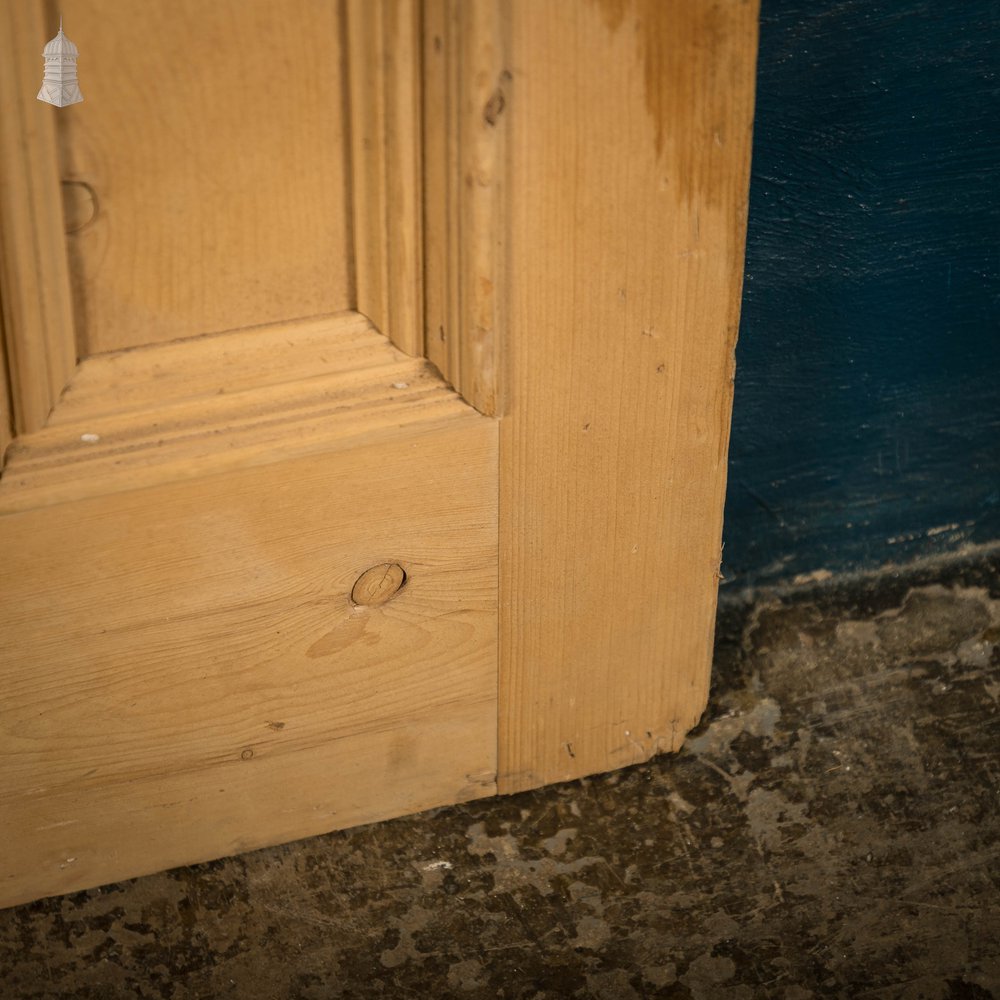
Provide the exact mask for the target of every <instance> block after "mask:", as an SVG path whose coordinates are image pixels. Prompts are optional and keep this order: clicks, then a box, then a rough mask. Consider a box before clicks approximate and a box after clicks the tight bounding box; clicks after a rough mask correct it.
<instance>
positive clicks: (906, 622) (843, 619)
mask: <svg viewBox="0 0 1000 1000" xmlns="http://www.w3.org/2000/svg"><path fill="white" fill-rule="evenodd" d="M718 636H719V637H718V642H717V649H716V668H715V680H714V690H713V694H712V700H711V704H710V707H709V710H708V712H707V713H706V716H705V720H704V722H703V723H702V725H701V726H700V727H699V729H698V730H696V731H695V732H694V733H692V734H691V736H690V737H689V738H688V741H687V743H686V745H685V748H684V750H683V751H682V752H681V753H680V754H678V755H675V756H665V757H659V758H656V759H655V760H653V761H650V762H649V763H647V764H643V765H639V766H636V767H633V768H630V769H628V770H625V771H620V772H616V773H614V774H610V775H605V776H602V777H598V778H591V779H586V780H583V781H576V782H572V783H569V784H565V785H559V786H555V787H552V788H547V789H543V790H541V791H537V792H529V793H525V794H521V795H515V796H510V797H506V798H501V799H492V800H484V801H482V802H478V803H471V804H467V805H462V806H456V807H452V808H447V809H439V810H435V811H433V812H430V813H425V814H423V815H421V816H417V817H411V818H407V819H401V820H395V821H392V822H388V823H381V824H377V825H372V826H367V827H361V828H357V829H354V830H349V831H345V832H342V833H335V834H331V835H329V836H326V837H318V838H315V839H313V840H308V841H302V842H300V843H297V844H293V845H291V846H286V847H281V848H274V849H269V850H264V851H257V852H255V853H253V854H249V855H245V856H243V857H240V858H233V859H229V860H225V861H220V862H216V863H213V864H207V865H198V866H195V867H192V868H185V869H178V870H175V871H171V872H168V873H165V874H162V875H157V876H152V877H149V878H143V879H136V880H133V881H131V882H126V883H122V884H120V885H114V886H108V887H105V888H102V889H97V890H92V891H89V892H82V893H77V894H75V895H72V896H66V897H62V898H56V899H49V900H42V901H40V902H38V903H34V904H31V905H27V906H22V907H17V908H15V909H11V910H5V911H0V995H2V996H4V997H17V998H24V1000H28V998H39V997H78V998H84V997H86V998H95V1000H96V998H102V1000H103V998H108V1000H111V998H114V1000H119V998H140V997H141V998H172V1000H187V998H194V997H205V998H208V997H254V998H301V1000H323V998H334V997H344V998H350V997H393V998H396V997H409V996H417V997H452V996H454V997H467V998H470V1000H478V998H486V997H489V998H525V1000H527V998H532V1000H545V998H556V997H581V998H583V997H586V998H590V997H595V998H607V1000H630V998H639V997H671V998H674V997H676V998H692V1000H702V998H706V1000H707V998H716V997H723V998H746V1000H751V998H757V997H775V998H780V1000H806V998H809V997H828V996H845V997H865V998H885V1000H889V998H901V1000H902V998H926V1000H946V998H947V1000H952V998H973V1000H988V998H995V1000H1000V810H998V804H1000V803H998V797H1000V711H998V702H1000V562H998V561H993V562H990V561H988V560H982V561H979V562H976V563H968V564H965V565H961V566H957V567H952V568H951V569H950V570H948V571H946V572H942V571H941V570H937V571H934V572H932V571H929V570H928V571H924V572H922V573H920V574H917V575H910V576H894V577H883V578H879V579H878V580H877V581H868V582H861V583H857V582H856V583H853V584H850V585H835V586H829V585H828V586H826V587H825V588H822V589H817V590H815V591H813V592H812V593H808V594H796V595H795V596H794V597H789V596H787V595H786V596H774V595H772V596H770V597H766V596H765V597H764V598H763V599H758V601H757V602H756V603H753V604H741V603H738V602H732V601H731V602H729V603H727V604H725V605H724V606H723V608H722V610H721V611H720V618H719V630H718Z"/></svg>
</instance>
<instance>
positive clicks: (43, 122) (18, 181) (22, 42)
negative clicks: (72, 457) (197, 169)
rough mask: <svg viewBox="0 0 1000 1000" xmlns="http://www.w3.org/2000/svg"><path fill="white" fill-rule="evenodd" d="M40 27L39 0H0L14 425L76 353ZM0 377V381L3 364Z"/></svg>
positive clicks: (64, 376)
mask: <svg viewBox="0 0 1000 1000" xmlns="http://www.w3.org/2000/svg"><path fill="white" fill-rule="evenodd" d="M47 30H48V28H47V25H46V21H45V18H44V17H43V5H42V3H41V2H40V0H24V2H18V3H13V2H11V3H4V4H3V5H2V6H0V53H3V57H2V58H0V104H2V107H3V113H2V114H0V251H2V256H0V288H2V290H3V295H2V296H0V306H2V309H3V317H2V323H0V326H2V330H3V334H4V338H5V342H6V343H5V346H6V356H7V365H8V368H7V376H8V378H9V388H10V390H11V397H12V398H11V400H10V405H11V410H12V416H13V429H14V430H16V432H17V433H28V432H30V431H34V430H37V429H38V428H39V427H41V426H42V425H43V424H44V423H45V420H46V419H47V418H48V415H49V413H50V412H51V410H52V407H53V406H54V405H55V402H56V400H57V399H58V398H59V393H60V392H61V391H62V389H63V387H64V386H65V385H66V383H67V382H68V381H69V378H70V376H71V375H72V373H73V370H74V368H75V367H76V358H77V349H76V340H75V334H74V319H73V312H72V300H71V295H70V282H69V270H68V267H67V263H66V249H65V235H64V223H63V209H62V197H61V194H60V183H59V161H58V156H57V153H56V149H57V146H56V134H55V126H54V119H53V115H54V113H55V112H56V110H57V109H55V108H53V107H51V106H50V105H48V104H45V103H43V102H41V101H37V100H35V95H36V94H37V93H38V88H39V85H40V84H41V78H42V70H43V65H44V64H43V62H42V49H43V47H44V45H45V43H46V42H47V41H48V40H49V38H50V37H51V35H50V34H47ZM53 33H54V32H53ZM60 110H65V109H60ZM0 360H2V359H0ZM0 381H6V379H5V378H4V373H3V371H0ZM7 388H8V387H7V386H5V387H4V389H3V392H4V393H6V391H7ZM0 445H2V440H0ZM2 451H3V449H2V447H0V466H2V465H3V461H2Z"/></svg>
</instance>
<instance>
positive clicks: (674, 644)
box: [0, 0, 757, 905]
mask: <svg viewBox="0 0 1000 1000" xmlns="http://www.w3.org/2000/svg"><path fill="white" fill-rule="evenodd" d="M127 6H128V5H126V4H124V3H120V2H119V0H101V2H98V0H67V4H66V5H65V6H64V8H63V13H64V16H65V17H66V19H67V30H69V27H70V22H72V24H73V30H72V32H71V34H72V35H73V37H74V40H75V41H76V42H77V44H78V45H79V46H80V51H81V56H80V81H81V87H82V89H83V92H84V96H85V101H84V103H83V104H80V105H73V106H71V107H69V108H62V109H54V108H51V107H49V106H47V105H41V104H37V102H35V103H33V102H34V94H35V92H36V89H37V83H36V82H35V81H36V79H37V76H38V73H39V70H40V60H38V61H37V62H35V60H36V59H37V56H35V55H33V54H32V53H34V52H37V50H38V48H40V46H41V44H42V43H43V42H44V40H45V38H46V37H49V36H50V35H51V33H52V32H53V31H54V27H55V25H54V23H53V24H48V22H47V21H46V18H45V14H46V11H47V10H48V8H47V5H45V4H43V2H42V0H25V3H24V4H20V3H18V4H16V5H15V4H8V5H6V6H3V5H0V49H3V51H5V52H6V51H10V52H13V53H14V57H13V58H12V59H11V60H8V61H0V97H2V99H3V101H4V102H5V111H6V107H7V104H8V103H9V104H10V107H12V108H14V109H15V110H14V113H12V114H7V113H5V114H4V115H2V116H0V237H2V240H3V249H4V257H3V262H2V268H0V304H2V307H3V325H4V330H3V334H4V352H5V355H6V359H5V360H6V366H7V368H6V370H7V376H8V377H7V381H6V386H5V387H9V389H10V396H11V399H10V401H9V404H10V410H9V413H8V417H9V419H7V420H4V421H0V442H2V441H3V440H5V437H6V439H9V438H10V437H11V435H14V437H13V443H12V444H10V446H9V447H7V449H6V459H7V466H6V468H5V469H4V471H3V478H2V480H0V566H2V567H3V571H4V572H3V575H2V576H0V638H2V642H3V645H2V652H0V682H2V683H3V684H4V685H5V689H6V691H7V692H8V693H9V694H8V698H7V700H6V702H5V703H4V704H3V705H2V706H0V775H2V777H0V826H2V830H0V839H3V841H4V842H5V843H6V844H8V845H9V849H8V851H7V853H6V855H5V856H4V857H3V858H2V860H0V905H3V904H4V903H11V902H17V901H21V900H25V899H30V898H33V897H34V896H38V895H43V894H47V893H53V892H64V891H68V890H70V889H76V888H83V887H85V886H92V885H95V884H98V883H100V882H103V881H108V880H113V879H116V878H121V877H125V876H130V875H135V874H140V873H142V872H147V871H153V870H157V869H160V868H163V867H167V866H169V865H174V864H182V863H187V862H192V861H197V860H201V859H205V858H210V857H215V856H219V855H222V854H226V853H230V852H232V851H237V850H243V849H248V848H251V847H256V846H262V845H265V844H271V843H276V842H279V841H282V840H288V839H292V838H295V837H300V836H306V835H309V834H312V833H318V832H321V831H324V830H332V829H336V828H338V827H343V826H348V825H351V824H354V823H359V822H365V821H367V820H372V819H377V818H383V817H388V816H392V815H398V814H400V813H405V812H409V811H413V810H416V809H421V808H426V807H428V806H431V805H439V804H443V803H447V802H457V801H461V800H463V799H466V798H470V797H473V796H477V795H487V794H491V793H494V792H496V791H498V790H499V791H501V792H507V791H516V790H518V789H522V788H527V787H532V786H535V785H539V784H543V783H546V782H549V781H557V780H566V779H571V778H574V777H578V776H580V775H584V774H590V773H594V772H598V771H603V770H609V769H611V768H614V767H618V766H622V765H625V764H629V763H634V762H636V761H639V760H643V759H645V758H647V757H649V756H651V755H652V754H655V753H658V752H660V751H663V750H668V749H676V748H677V747H679V746H680V743H681V741H682V739H683V737H684V735H685V733H686V731H687V730H688V729H689V728H690V726H692V725H693V724H694V722H695V721H696V720H697V718H698V716H699V714H700V712H701V711H702V708H703V706H704V703H705V698H706V694H707V688H708V679H709V670H710V661H711V649H712V626H713V621H714V611H715V599H716V593H717V584H718V570H719V562H720V545H721V518H722V504H723V496H724V492H725V479H726V450H727V439H728V428H729V414H730V406H731V400H732V377H733V347H734V341H735V334H736V328H737V320H738V310H739V300H740V279H741V260H742V248H743V238H744V231H745V222H746V198H747V188H748V164H749V148H750V144H749V140H750V126H751V120H752V109H753V108H752V106H753V74H754V58H755V52H756V16H757V5H756V3H755V2H754V0H749V2H748V0H722V2H720V3H713V4H704V3H701V2H700V0H608V2H604V0H600V2H598V0H579V2H574V3H565V4H564V3H540V2H535V0H344V2H343V4H335V3H325V2H320V0H295V2H294V3H293V4H289V5H274V4H270V3H265V2H264V0H248V2H247V3H245V4H244V3H242V2H241V3H236V2H235V0H221V2H219V3H217V4H215V5H211V6H210V7H205V6H203V5H200V4H194V3H193V0H192V2H191V3H189V2H188V0H184V3H182V4H167V3H166V2H163V3H150V4H146V5H144V6H143V9H142V11H135V12H133V11H132V10H131V9H129V10H128V11H127V12H126V13H123V14H122V16H121V17H120V18H118V19H117V20H115V21H114V24H113V25H110V26H109V25H108V23H107V22H108V20H109V18H108V17H107V11H108V10H109V9H111V8H114V9H115V10H118V9H119V7H120V8H122V10H124V8H125V7H127ZM98 22H99V23H98ZM137 26H138V28H141V32H140V34H141V45H139V46H133V47H131V48H130V39H131V38H132V36H133V34H134V33H135V31H136V30H137ZM46 29H47V30H46ZM102 32H103V34H102ZM345 43H346V52H345V50H344V46H345ZM216 57H218V58H216ZM340 57H344V58H346V62H347V65H346V66H344V65H342V64H341V58H340ZM179 61H180V62H183V63H184V64H185V66H184V70H183V71H182V70H180V69H178V68H177V67H178V64H179ZM109 64H114V65H115V66H116V69H115V70H114V71H113V72H112V73H111V74H108V73H106V72H105V70H104V67H105V66H107V65H109ZM268 67H270V68H271V72H270V73H269V72H268ZM150 70H152V71H153V72H152V74H151V75H153V76H156V77H157V78H158V82H157V86H156V89H155V91H151V92H147V91H143V90H142V89H141V86H140V84H141V81H142V80H143V79H144V77H145V75H146V74H147V73H148V72H149V71H150ZM245 71H246V72H249V73H250V74H251V75H252V76H253V82H252V84H251V83H247V85H246V86H247V88H248V89H244V90H240V87H242V86H243V82H242V81H240V82H238V83H233V81H231V80H230V77H232V76H233V75H234V74H235V75H237V76H240V75H241V74H244V72H245ZM229 83H233V86H232V87H231V90H233V91H239V92H240V94H241V95H243V94H250V95H251V97H250V98H249V99H245V100H242V102H241V100H237V99H235V98H234V104H233V107H232V108H231V109H227V108H226V107H225V106H224V105H223V104H222V103H221V99H220V98H219V97H218V96H217V94H216V91H217V90H218V89H219V88H224V87H225V86H226V85H227V84H229ZM259 88H263V90H264V93H263V94H261V95H259V96H260V100H259V102H258V104H257V105H255V104H254V103H253V102H254V101H255V100H256V99H257V96H258V94H257V90H258V89H259ZM338 88H339V90H338ZM119 91H122V92H121V93H119ZM160 104H162V105H163V107H162V108H159V105H160ZM230 111H231V113H229V112H230ZM164 136H169V137H170V141H165V140H164ZM227 157H229V158H230V159H232V158H233V157H235V159H236V162H233V163H231V164H229V165H228V166H227ZM216 167H218V169H215V168H216ZM227 170H228V171H229V172H228V174H227ZM63 182H68V183H63ZM61 188H63V189H64V190H65V193H66V197H65V199H64V198H63V195H62V194H61V193H60V189H61ZM67 228H68V229H69V230H71V231H70V232H69V233H68V234H67V233H66V232H64V229H67ZM67 241H68V247H67ZM11 248H13V249H14V251H16V252H13V253H12V252H11ZM71 276H72V282H71V280H70V279H71ZM71 287H72V293H71ZM220 331H228V332H220ZM81 348H82V350H81ZM94 352H96V353H94ZM422 355H423V356H426V358H427V359H428V360H427V361H425V360H424V357H422ZM81 357H82V361H81V362H80V363H79V364H77V362H78V360H79V359H80V358H81ZM2 402H3V400H2V399H0V403H2ZM369 570H370V571H371V572H366V571H369ZM404 575H405V585H404V586H402V588H401V589H399V590H398V593H397V592H396V585H397V584H398V583H400V582H401V581H403V580H404ZM359 581H361V582H359ZM359 595H360V596H359ZM365 595H368V596H367V597H365ZM390 595H392V599H391V600H388V601H386V602H385V603H382V600H381V599H382V598H383V597H388V596H390Z"/></svg>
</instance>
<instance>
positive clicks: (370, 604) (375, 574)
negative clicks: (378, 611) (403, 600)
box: [351, 563, 406, 608]
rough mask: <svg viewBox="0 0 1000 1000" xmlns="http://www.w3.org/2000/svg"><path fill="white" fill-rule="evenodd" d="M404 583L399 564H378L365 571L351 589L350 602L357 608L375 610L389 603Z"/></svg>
mask: <svg viewBox="0 0 1000 1000" xmlns="http://www.w3.org/2000/svg"><path fill="white" fill-rule="evenodd" d="M405 583H406V570H404V569H403V567H402V566H400V565H399V563H380V564H379V565H378V566H372V568H371V569H366V570H365V571H364V573H362V574H361V576H359V577H358V579H357V581H356V582H355V584H354V587H353V588H352V589H351V601H352V603H354V604H356V605H358V606H359V607H367V608H376V607H378V606H379V605H380V604H385V603H386V601H391V600H392V599H393V598H394V597H395V596H396V594H398V593H399V592H400V591H401V590H402V589H403V586H404V584H405Z"/></svg>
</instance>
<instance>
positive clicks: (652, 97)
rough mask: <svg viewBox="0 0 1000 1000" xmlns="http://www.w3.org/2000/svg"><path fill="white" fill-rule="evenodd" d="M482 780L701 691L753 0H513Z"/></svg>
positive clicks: (580, 759) (611, 747)
mask: <svg viewBox="0 0 1000 1000" xmlns="http://www.w3.org/2000/svg"><path fill="white" fill-rule="evenodd" d="M509 10H510V16H511V24H510V38H511V42H510V52H509V59H510V63H509V65H510V66H511V67H512V73H513V83H512V88H511V92H512V95H513V98H512V100H511V101H510V103H509V105H508V108H507V114H508V116H509V118H508V123H507V127H508V129H509V135H508V139H509V143H510V147H511V148H510V155H509V159H508V170H509V193H508V198H507V203H508V205H509V206H510V209H509V211H510V215H509V226H510V232H509V252H510V259H511V260H512V261H514V262H516V266H515V267H513V268H512V269H511V273H510V285H509V287H510V291H509V295H510V321H509V324H508V327H507V330H506V338H507V345H508V346H507V355H508V357H507V364H508V365H509V389H508V393H507V396H508V402H507V407H506V411H505V415H504V419H503V421H502V423H501V459H500V468H501V507H500V511H501V515H500V516H501V527H500V537H501V550H500V552H501V560H500V569H501V609H502V610H501V633H500V635H501V647H500V657H501V659H500V663H501V667H500V685H501V688H500V690H501V694H500V697H501V702H500V711H501V716H500V788H501V791H508V792H509V791H515V790H518V789H523V788H528V787H532V786H536V785H542V784H545V783H547V782H552V781H562V780H565V779H569V778H574V777H577V776H580V775H585V774H591V773H594V772H599V771H606V770H610V769H612V768H616V767H620V766H624V765H627V764H631V763H634V762H636V761H640V760H643V759H645V758H647V757H649V756H650V755H651V754H654V753H656V752H658V751H660V750H668V749H677V748H678V747H679V746H680V742H681V740H682V738H683V736H684V734H685V733H686V732H687V730H688V729H689V728H690V727H691V726H692V725H693V724H694V723H695V722H696V721H697V719H698V718H699V716H700V714H701V712H702V710H703V707H704V705H705V701H706V697H707V692H708V680H709V669H710V664H711V655H712V633H713V627H714V617H715V600H716V593H717V584H718V570H719V562H720V547H721V527H722V506H723V497H724V494H725V485H726V446H727V439H728V433H729V419H730V410H731V404H732V376H733V348H734V344H735V340H736V333H737V322H738V317H739V305H740V287H741V274H742V261H743V247H744V234H745V223H746V205H747V187H748V168H749V155H750V133H751V120H752V113H753V87H754V61H755V52H756V23H757V5H756V4H755V3H753V2H742V0H727V2H723V3H715V4H706V3H699V2H696V0H606V2H601V3H598V2H587V3H579V4H572V5H569V4H566V5H563V4H540V3H535V2H532V0H512V3H511V4H510V8H509Z"/></svg>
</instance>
